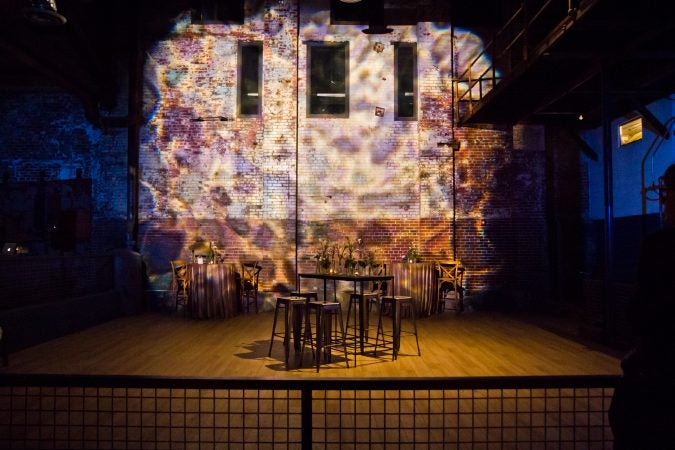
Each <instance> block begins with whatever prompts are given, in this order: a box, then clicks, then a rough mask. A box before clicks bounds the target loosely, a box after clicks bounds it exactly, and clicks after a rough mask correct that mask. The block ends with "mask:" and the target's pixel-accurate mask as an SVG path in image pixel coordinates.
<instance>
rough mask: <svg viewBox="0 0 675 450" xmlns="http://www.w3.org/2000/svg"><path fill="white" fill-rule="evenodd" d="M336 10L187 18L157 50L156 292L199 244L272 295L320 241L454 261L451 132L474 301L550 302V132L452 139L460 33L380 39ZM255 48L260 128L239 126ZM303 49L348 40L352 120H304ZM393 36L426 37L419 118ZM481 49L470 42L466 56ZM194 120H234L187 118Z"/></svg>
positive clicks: (149, 175)
mask: <svg viewBox="0 0 675 450" xmlns="http://www.w3.org/2000/svg"><path fill="white" fill-rule="evenodd" d="M328 3H329V2H328V1H327V0H326V1H317V2H313V3H312V4H311V5H308V4H307V3H306V2H305V3H303V7H302V10H301V12H300V17H299V23H300V29H299V30H298V28H297V24H298V17H297V16H296V4H295V2H294V1H285V2H277V1H274V2H273V1H266V2H251V3H248V2H247V9H246V10H247V17H246V20H245V22H244V24H243V25H218V24H212V25H191V24H189V21H187V20H184V21H179V22H178V26H177V32H176V33H175V34H174V35H172V36H171V37H169V38H167V39H166V40H164V41H161V42H158V43H157V44H156V45H155V46H154V47H153V48H151V49H150V50H149V52H148V54H149V55H150V57H149V58H148V60H147V61H146V85H148V86H151V87H152V88H151V89H149V90H148V91H147V92H146V96H145V102H146V110H152V111H153V115H152V116H151V117H149V122H148V125H147V126H146V127H145V128H144V130H143V132H142V142H143V144H142V147H141V156H140V162H141V183H142V185H141V190H142V191H141V199H140V211H139V216H140V220H141V228H140V237H139V240H140V246H141V250H142V252H143V254H144V257H145V258H146V263H147V265H148V271H149V274H150V279H151V282H152V283H155V284H156V285H162V284H166V283H168V277H167V273H168V272H167V271H168V260H169V259H171V258H175V257H179V256H180V257H189V245H190V244H191V243H192V242H194V241H195V240H196V239H205V240H209V241H212V242H214V243H215V244H216V245H217V246H218V247H219V248H220V249H221V250H222V251H223V254H224V255H225V259H226V260H227V261H232V262H236V261H238V260H243V259H256V260H260V261H262V262H263V266H264V270H263V276H262V280H263V285H264V286H265V287H271V286H272V284H273V283H277V284H279V283H281V284H287V285H290V286H292V285H293V284H294V282H295V273H296V266H295V262H296V255H297V258H298V261H299V264H300V266H299V267H300V270H311V269H313V268H314V260H313V258H312V257H313V255H314V252H315V250H316V246H317V242H318V240H319V239H322V238H327V239H329V240H330V241H331V242H338V243H343V242H344V241H345V239H346V238H347V237H349V238H350V239H352V240H354V239H355V238H357V237H361V238H362V239H363V240H364V242H365V243H366V245H367V248H368V250H371V251H373V252H374V253H375V255H376V257H377V258H378V259H384V260H400V259H401V258H402V257H403V255H404V254H405V252H406V250H407V249H408V247H409V246H410V245H411V243H412V244H413V245H415V246H416V247H417V248H418V249H419V251H420V253H421V254H422V256H423V257H424V258H426V259H431V258H437V257H444V258H446V257H451V256H452V254H453V249H452V242H453V236H452V231H453V225H452V223H453V193H452V181H453V173H452V157H453V155H452V152H451V150H450V149H449V148H447V147H439V146H438V145H437V144H438V143H439V142H447V141H449V140H450V139H452V138H453V137H454V138H456V139H458V140H460V141H461V142H462V149H461V150H460V151H459V152H458V153H456V154H455V155H454V156H455V167H456V178H455V187H456V205H455V206H454V210H455V214H456V216H455V217H456V229H457V243H458V248H457V256H458V257H459V258H461V260H462V261H463V263H464V264H465V265H466V266H467V280H466V281H467V284H468V286H469V291H470V293H480V292H486V291H489V290H507V291H510V292H511V293H512V294H513V296H514V297H515V298H516V299H517V300H519V301H520V300H522V299H523V298H525V300H528V299H527V298H526V297H528V296H529V295H535V294H534V292H535V291H536V292H537V294H536V295H539V294H540V293H542V292H544V293H545V292H546V279H547V278H546V277H544V276H542V275H541V274H542V273H544V272H545V271H546V270H547V261H546V255H545V253H546V239H547V236H546V231H545V221H544V212H545V211H544V200H545V199H544V194H543V186H544V185H543V177H544V164H545V153H544V151H543V146H542V144H541V143H542V136H543V134H542V131H541V130H540V129H536V128H532V129H517V130H516V132H515V133H512V132H511V131H510V130H509V131H500V130H490V129H456V130H454V134H455V135H454V136H453V135H452V134H453V127H452V123H451V118H452V113H451V109H452V96H451V89H450V88H451V83H450V80H451V76H450V62H451V55H450V41H451V35H450V27H449V26H445V25H443V24H429V23H420V24H419V25H417V26H406V27H394V28H395V30H394V32H393V33H392V34H391V35H387V36H385V37H383V36H377V35H375V36H369V35H365V34H363V33H361V32H360V30H361V27H354V26H347V25H330V24H329V12H328ZM430 5H431V4H430V3H429V4H428V3H425V4H424V5H423V6H424V7H425V8H429V7H431V6H430ZM298 36H299V40H300V43H299V42H298ZM245 40H248V41H260V42H262V43H263V112H262V115H261V117H260V118H238V117H236V79H237V56H236V48H237V43H238V42H240V41H245ZM306 41H338V42H348V43H349V54H350V62H349V89H350V92H349V96H350V105H349V111H350V113H349V117H347V118H311V117H307V111H306V100H305V96H306V89H307V79H306V76H307V67H306V61H307V46H306V45H305V44H304V42H306ZM397 41H402V42H416V43H417V50H418V93H419V96H418V103H419V110H418V120H416V121H410V122H401V121H395V120H394V117H393V113H394V104H393V101H394V70H393V59H394V50H393V45H391V43H392V42H397ZM375 42H381V43H383V44H384V50H383V51H382V52H376V51H374V49H373V46H374V43H375ZM478 46H479V41H478V40H477V39H476V38H475V37H474V36H472V35H471V34H470V33H468V32H464V31H461V32H458V36H457V52H458V55H457V56H458V61H460V62H462V61H466V60H467V58H468V55H469V54H475V53H474V52H475V50H476V48H478ZM297 52H299V53H297ZM296 61H297V63H296ZM461 69H462V68H461V67H459V70H461ZM149 106H151V107H149ZM375 107H381V108H384V109H385V114H384V116H383V117H378V116H376V115H375V114H374V110H375ZM296 108H297V114H296ZM198 116H224V117H228V118H232V120H230V121H227V122H219V121H216V122H194V121H192V120H191V119H192V118H194V117H198ZM296 161H297V165H296ZM296 189H297V197H296ZM296 235H297V238H298V242H297V243H296ZM296 244H297V245H296ZM535 301H536V300H535Z"/></svg>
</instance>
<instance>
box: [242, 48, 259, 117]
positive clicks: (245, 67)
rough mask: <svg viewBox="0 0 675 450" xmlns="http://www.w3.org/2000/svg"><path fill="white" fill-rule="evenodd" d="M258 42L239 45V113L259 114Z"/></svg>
mask: <svg viewBox="0 0 675 450" xmlns="http://www.w3.org/2000/svg"><path fill="white" fill-rule="evenodd" d="M261 55H262V47H261V45H260V44H250V45H242V46H241V62H240V64H241V65H240V68H239V70H240V72H239V114H241V115H258V114H260V60H261Z"/></svg>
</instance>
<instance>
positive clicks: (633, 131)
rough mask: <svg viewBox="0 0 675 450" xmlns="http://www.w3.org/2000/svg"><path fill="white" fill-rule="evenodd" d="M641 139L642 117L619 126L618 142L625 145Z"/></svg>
mask: <svg viewBox="0 0 675 450" xmlns="http://www.w3.org/2000/svg"><path fill="white" fill-rule="evenodd" d="M640 139H642V117H636V118H635V119H632V120H629V121H628V122H625V123H622V124H621V125H619V142H621V145H627V144H630V143H631V142H635V141H639V140H640Z"/></svg>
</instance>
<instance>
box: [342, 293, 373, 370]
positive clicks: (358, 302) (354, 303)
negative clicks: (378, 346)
mask: <svg viewBox="0 0 675 450" xmlns="http://www.w3.org/2000/svg"><path fill="white" fill-rule="evenodd" d="M379 296H380V293H379V292H364V293H363V294H359V293H352V294H350V295H349V306H347V322H346V324H345V331H346V334H347V336H348V337H349V338H350V339H354V365H356V354H357V353H358V351H357V350H358V349H357V345H359V343H360V342H361V326H363V339H364V341H368V327H369V326H370V304H371V303H372V302H376V301H377V299H378V297H379ZM352 308H353V309H354V320H353V322H350V320H351V318H352Z"/></svg>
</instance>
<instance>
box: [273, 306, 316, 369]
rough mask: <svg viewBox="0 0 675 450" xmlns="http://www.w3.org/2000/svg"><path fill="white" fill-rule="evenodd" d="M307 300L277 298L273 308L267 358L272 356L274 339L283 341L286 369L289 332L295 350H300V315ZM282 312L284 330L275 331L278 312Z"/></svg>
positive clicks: (289, 339) (288, 351) (288, 352)
mask: <svg viewBox="0 0 675 450" xmlns="http://www.w3.org/2000/svg"><path fill="white" fill-rule="evenodd" d="M306 303H307V300H306V298H305V297H277V303H276V307H275V308H274V322H273V323H272V337H271V338H270V349H269V351H268V352H267V356H272V345H273V344H274V337H275V336H276V337H279V338H282V339H283V343H284V356H285V361H286V367H288V356H289V354H290V341H291V332H293V341H294V348H295V350H296V351H297V350H300V337H301V333H300V330H301V329H302V315H303V314H302V313H303V311H304V309H305V304H306ZM281 309H283V310H284V329H283V331H277V318H278V315H279V310H281Z"/></svg>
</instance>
